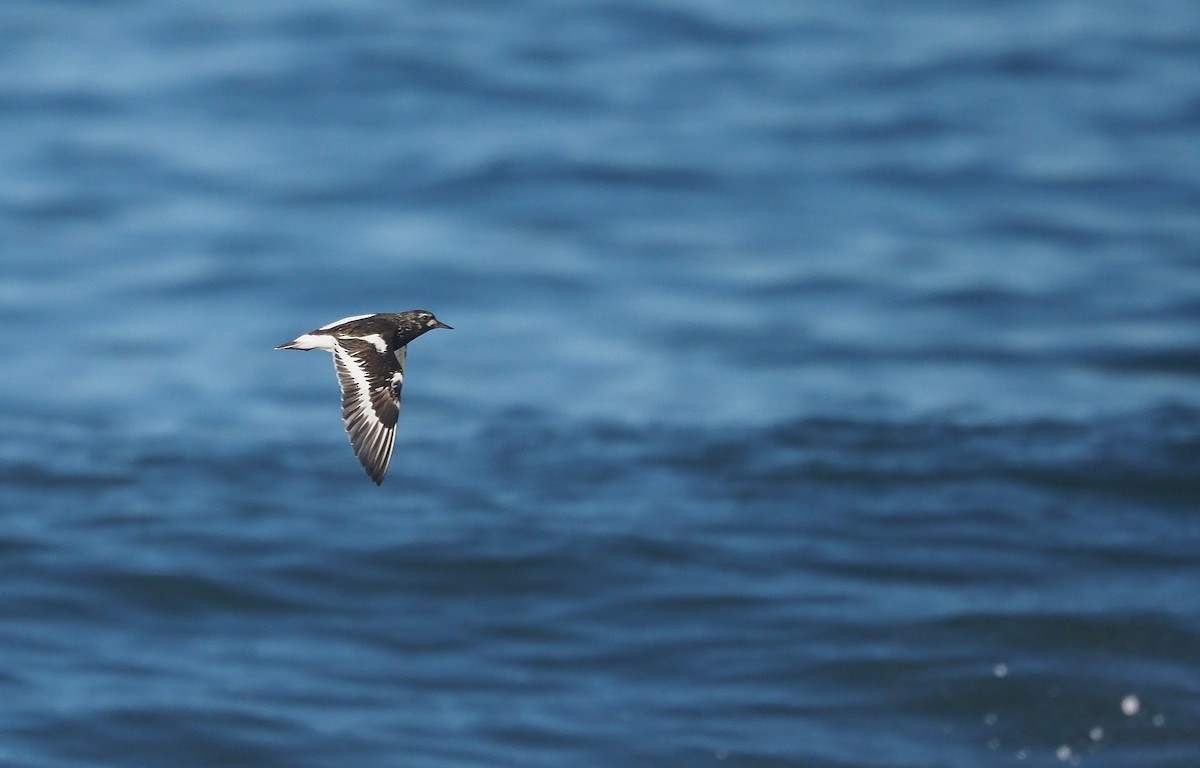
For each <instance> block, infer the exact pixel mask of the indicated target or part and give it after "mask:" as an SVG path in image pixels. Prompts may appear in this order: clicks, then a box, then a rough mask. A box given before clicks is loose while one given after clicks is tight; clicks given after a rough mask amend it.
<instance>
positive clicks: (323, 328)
mask: <svg viewBox="0 0 1200 768" xmlns="http://www.w3.org/2000/svg"><path fill="white" fill-rule="evenodd" d="M370 316H371V315H370V314H366V315H351V316H350V317H343V318H342V319H341V320H334V321H333V322H332V323H330V324H329V325H322V326H321V327H320V328H318V329H317V330H318V331H328V330H329V329H330V328H336V327H337V326H339V325H341V324H342V323H348V322H350V321H351V320H362V319H363V318H364V317H370Z"/></svg>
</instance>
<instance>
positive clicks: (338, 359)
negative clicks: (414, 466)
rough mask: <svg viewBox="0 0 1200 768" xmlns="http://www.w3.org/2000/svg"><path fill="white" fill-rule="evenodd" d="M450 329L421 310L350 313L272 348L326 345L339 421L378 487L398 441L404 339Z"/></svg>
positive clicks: (321, 346) (316, 347)
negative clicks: (338, 393)
mask: <svg viewBox="0 0 1200 768" xmlns="http://www.w3.org/2000/svg"><path fill="white" fill-rule="evenodd" d="M449 327H450V326H448V325H446V324H445V323H443V322H439V321H438V319H437V318H436V317H434V316H433V313H432V312H426V311H425V310H423V309H414V310H411V311H409V312H400V313H399V314H389V313H379V314H376V315H354V316H353V317H345V318H342V319H341V320H338V321H337V322H334V323H330V324H329V325H323V326H321V327H320V328H318V329H316V330H315V331H309V332H308V333H306V334H304V335H302V336H298V337H296V338H295V339H294V340H293V341H289V342H288V343H287V344H280V345H279V346H278V347H275V349H304V350H308V349H324V350H327V351H329V352H332V353H333V366H334V369H335V370H336V371H337V377H338V383H340V384H341V385H342V420H343V421H344V422H346V433H347V434H349V435H350V445H352V446H353V447H354V455H355V456H357V457H358V460H359V461H360V462H361V463H362V465H363V469H365V470H367V474H368V475H370V476H371V479H372V480H374V481H375V484H376V485H379V484H380V483H382V482H383V476H384V474H385V473H386V472H387V468H388V463H389V462H390V461H391V460H392V445H393V444H395V442H396V417H397V416H399V415H400V385H401V384H403V383H404V356H405V354H406V353H407V352H408V342H410V341H412V340H413V339H415V338H417V337H418V336H420V335H421V334H423V333H425V332H426V331H432V330H433V329H434V328H449Z"/></svg>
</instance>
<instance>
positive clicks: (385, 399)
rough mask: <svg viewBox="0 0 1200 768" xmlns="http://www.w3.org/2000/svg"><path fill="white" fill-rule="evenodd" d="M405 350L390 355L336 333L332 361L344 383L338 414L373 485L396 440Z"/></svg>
mask: <svg viewBox="0 0 1200 768" xmlns="http://www.w3.org/2000/svg"><path fill="white" fill-rule="evenodd" d="M402 361H403V353H397V354H396V355H394V356H393V355H389V354H386V353H383V352H381V351H380V350H379V349H378V348H377V347H376V346H375V345H374V344H373V343H371V342H370V341H366V340H364V339H349V338H347V339H338V340H337V343H335V344H334V345H333V363H334V369H335V370H336V371H337V377H338V383H339V384H340V385H341V388H342V420H343V422H344V423H345V425H346V434H348V435H349V436H350V445H351V446H352V447H353V448H354V455H355V456H357V457H358V460H359V463H361V464H362V466H363V469H365V470H366V472H367V475H369V476H370V478H371V479H372V480H374V481H375V484H376V485H379V484H380V483H382V482H383V476H384V475H385V474H386V473H387V470H388V465H389V464H390V463H391V460H392V448H393V446H394V445H395V442H396V419H397V418H398V417H399V415H400V382H402V381H403V375H404V371H403V364H402Z"/></svg>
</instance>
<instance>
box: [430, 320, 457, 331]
mask: <svg viewBox="0 0 1200 768" xmlns="http://www.w3.org/2000/svg"><path fill="white" fill-rule="evenodd" d="M433 327H434V328H445V329H446V330H447V331H453V330H454V329H453V328H451V327H450V326H448V325H446V324H445V323H443V322H442V321H441V320H438V322H437V325H435V326H433Z"/></svg>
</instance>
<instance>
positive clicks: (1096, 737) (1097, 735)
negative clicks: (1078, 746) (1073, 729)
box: [1088, 725, 1104, 741]
mask: <svg viewBox="0 0 1200 768" xmlns="http://www.w3.org/2000/svg"><path fill="white" fill-rule="evenodd" d="M1088 738H1089V739H1091V740H1092V741H1100V740H1101V739H1103V738H1104V729H1103V728H1101V727H1100V726H1098V725H1097V726H1094V727H1093V728H1092V730H1090V731H1088Z"/></svg>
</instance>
